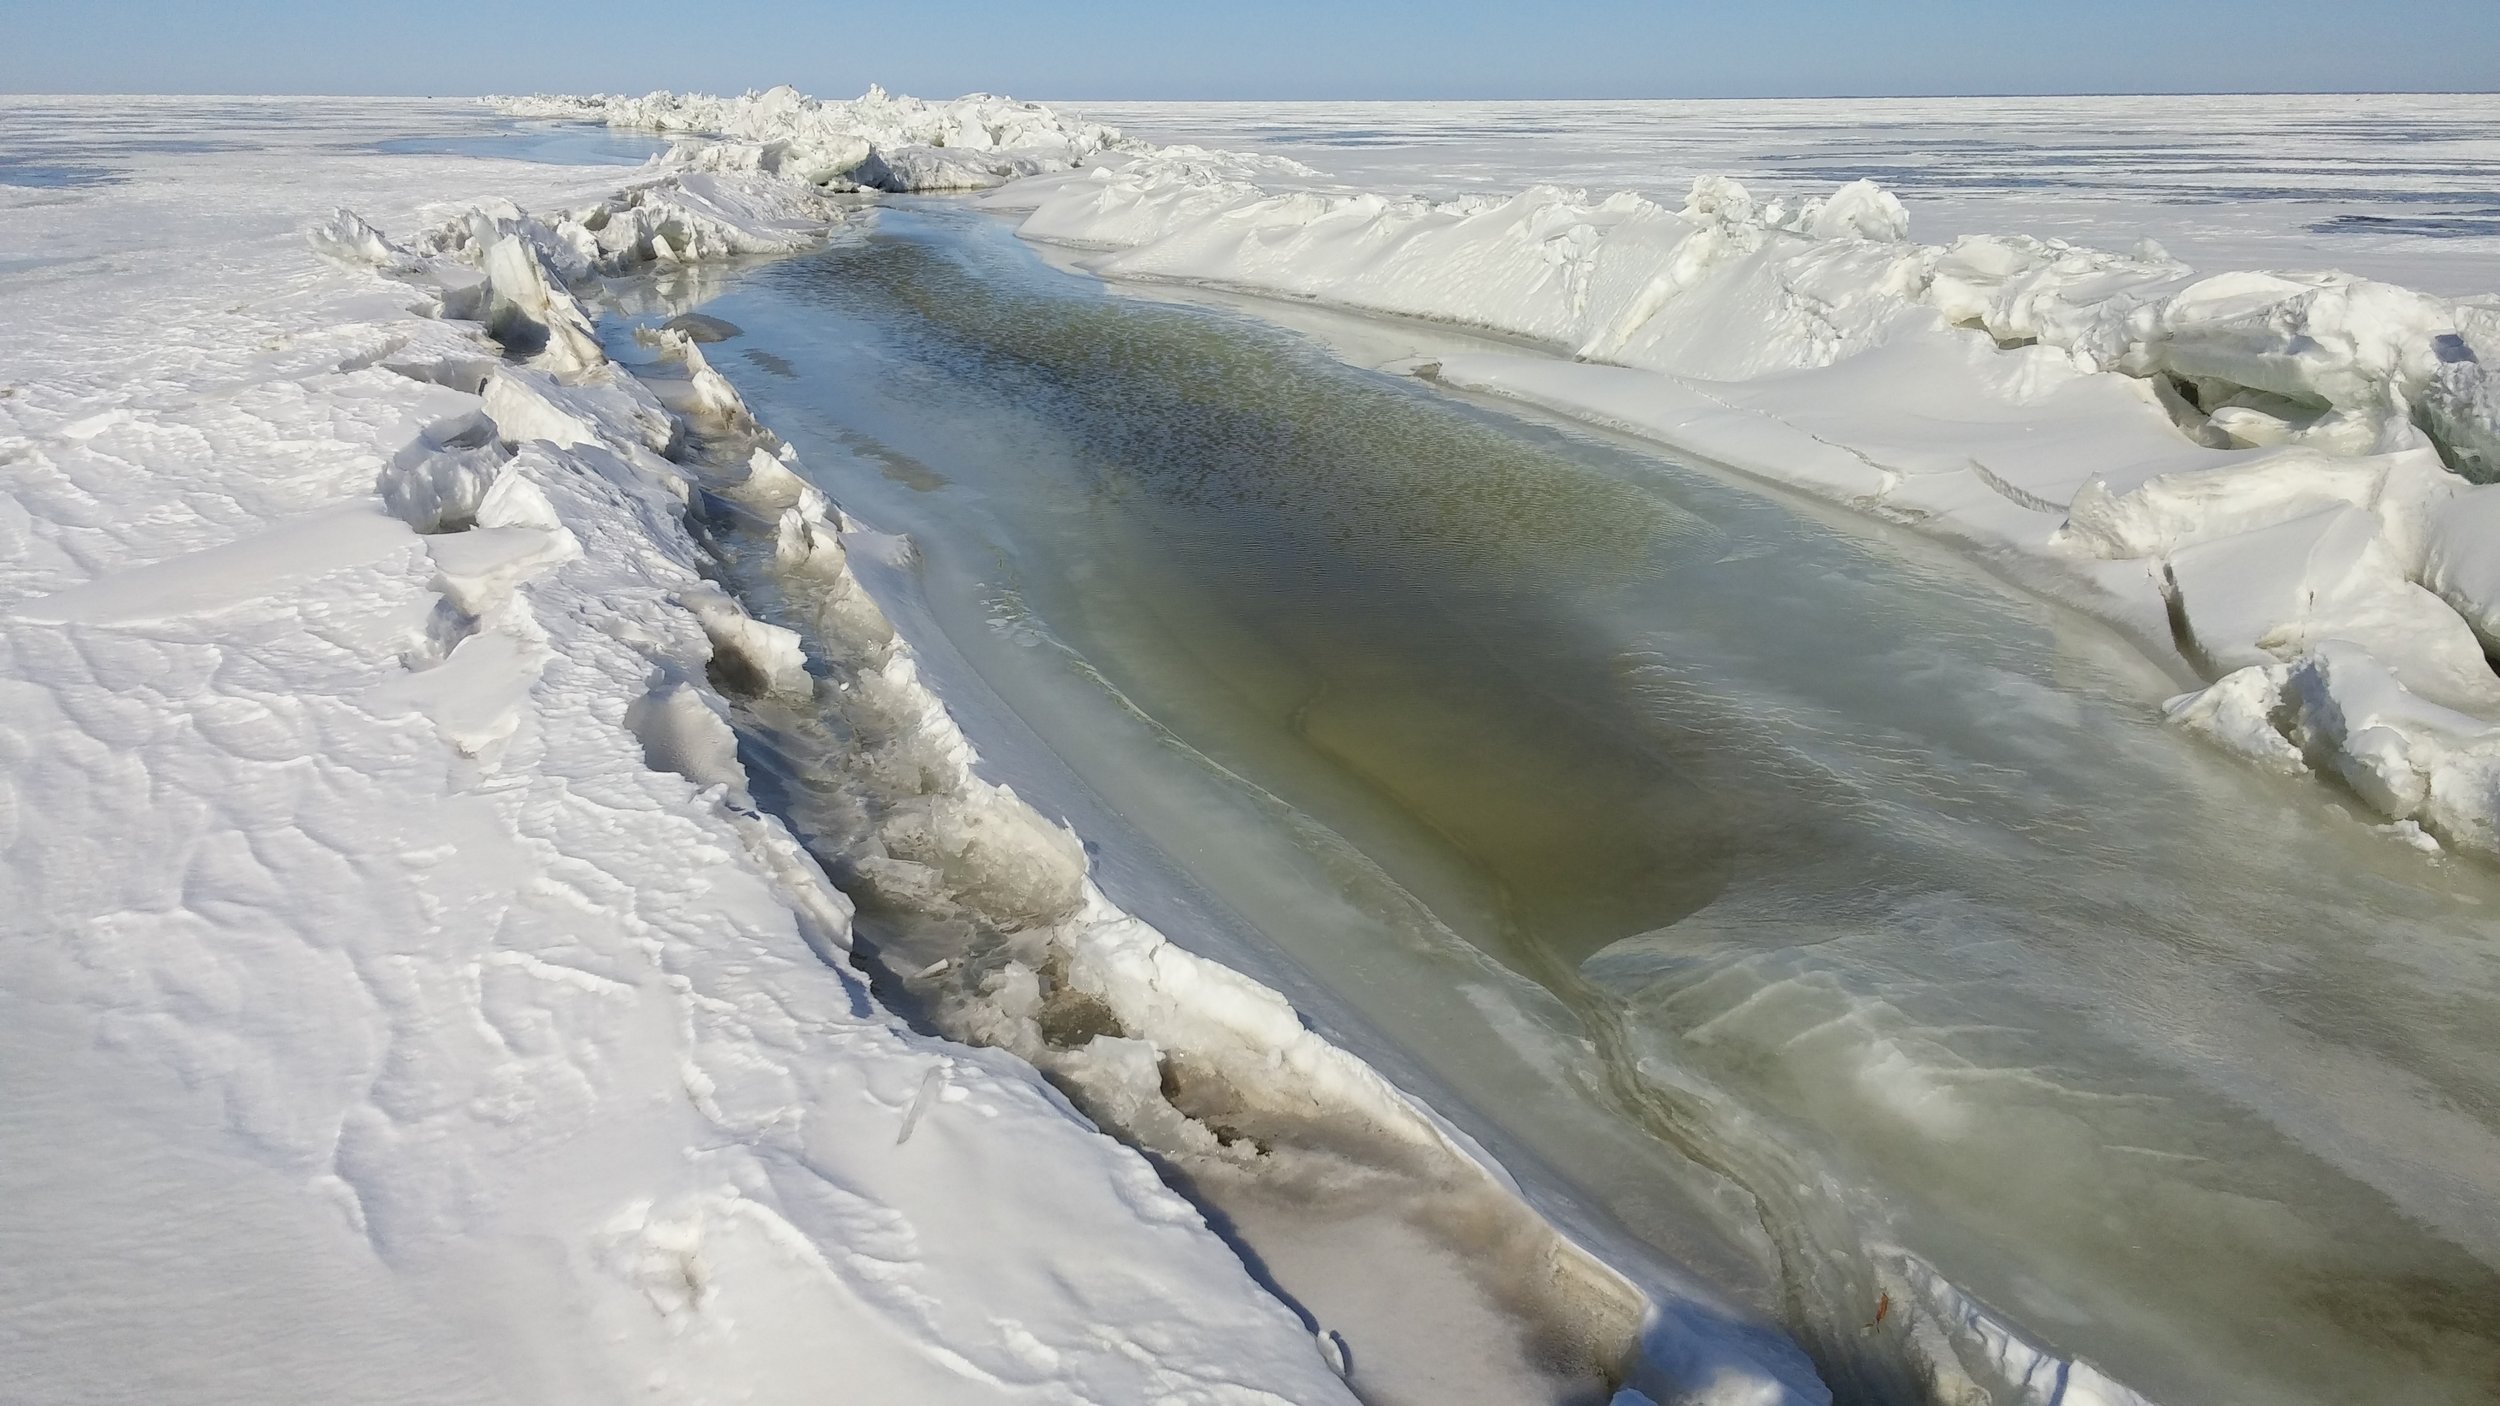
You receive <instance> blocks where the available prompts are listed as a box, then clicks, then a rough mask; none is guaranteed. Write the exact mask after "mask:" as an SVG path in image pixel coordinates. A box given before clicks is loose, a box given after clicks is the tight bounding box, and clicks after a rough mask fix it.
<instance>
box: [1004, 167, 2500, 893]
mask: <svg viewBox="0 0 2500 1406" xmlns="http://www.w3.org/2000/svg"><path fill="white" fill-rule="evenodd" d="M990 200H991V202H992V204H993V205H994V207H996V208H1000V209H1007V210H1014V211H1020V212H1022V213H1023V216H1024V222H1023V225H1022V227H1021V228H1022V231H1023V233H1024V234H1025V235H1026V236H1027V237H1029V238H1033V239H1038V240H1047V241H1057V242H1063V243H1067V244H1070V245H1073V246H1077V247H1080V248H1085V249H1091V250H1097V251H1101V252H1098V253H1096V254H1094V255H1093V256H1092V257H1089V258H1087V259H1085V260H1084V261H1083V262H1084V263H1085V265H1086V267H1088V268H1091V269H1093V270H1095V271H1097V272H1099V273H1101V274H1103V275H1105V276H1107V277H1113V278H1132V279H1148V280H1163V281H1173V282H1185V283H1200V284H1207V285H1213V286H1220V287H1224V288H1229V289H1233V290H1238V291H1248V292H1255V293H1260V294H1264V295H1268V296H1275V297H1287V298H1293V299H1300V300H1308V301H1312V302H1317V303H1322V304H1327V305H1330V306H1337V307H1344V308H1349V309H1354V310H1358V311H1362V312H1368V313H1374V314H1388V315H1393V316H1399V317H1408V318H1418V319H1426V320H1431V321H1438V322H1446V323H1454V324H1458V325H1461V326H1465V327H1468V328H1475V329H1482V330H1486V331H1491V332H1495V333H1500V334H1503V335H1506V336H1510V337H1515V338H1518V339H1521V340H1523V341H1526V342H1529V343H1532V344H1534V345H1536V346H1539V347H1544V348H1549V349H1551V351H1552V352H1562V353H1568V354H1569V357H1570V360H1568V361H1566V360H1561V359H1558V358H1557V357H1555V356H1553V355H1550V354H1547V355H1536V354H1525V353H1523V354H1517V355H1511V354H1503V353H1485V354H1466V355H1458V356H1452V357H1448V358H1444V359H1442V360H1440V361H1437V362H1434V363H1430V364H1427V365H1421V366H1417V367H1415V368H1413V369H1414V370H1415V371H1416V372H1417V373H1418V374H1425V375H1429V376H1431V377H1432V378H1434V379H1436V380H1438V381H1439V382H1441V383H1443V384H1446V385H1450V386H1454V387H1458V388H1463V389H1467V390H1473V391H1479V392H1485V393H1490V394H1495V395H1505V396H1512V397H1516V398H1519V399H1523V400H1527V401H1531V402H1533V403H1536V404H1538V405H1540V406H1543V407H1546V408H1549V409H1554V410H1560V411H1563V412H1565V413H1569V414H1574V415H1579V416H1583V417H1586V418H1590V419H1594V420H1598V421H1600V422H1603V423H1606V424H1609V425H1613V426H1616V427H1618V428H1622V429H1626V430H1629V431H1632V432H1634V433H1638V434H1643V435H1647V436H1649V437H1652V438H1656V439H1659V440H1663V441H1665V442H1667V443H1670V444H1674V445H1676V446H1678V447H1680V448H1683V449H1686V450H1688V451H1691V452H1694V453H1697V454H1700V455H1703V456H1705V457H1708V458H1711V459H1715V460H1718V461H1720V462H1722V463H1725V464H1728V465H1730V466H1732V467H1735V468H1739V469H1743V470H1746V471H1748V472H1751V473H1756V474H1759V475H1762V476H1764V477H1768V478H1774V479H1778V480H1781V481H1784V482H1787V483H1790V484H1793V485H1795V486H1798V487H1802V488H1806V489H1809V490H1811V491H1815V492H1818V493H1822V494H1826V495H1829V496H1832V497H1835V498H1839V499H1841V500H1843V501H1846V502H1848V503H1850V504H1851V505H1853V506H1855V507H1857V508H1860V509H1861V510H1864V511H1869V512H1875V513H1880V514H1883V515H1886V516H1889V517H1894V518H1898V519H1901V520H1905V521H1910V522H1914V523H1916V524H1918V525H1920V526H1922V527H1924V528H1926V529H1927V530H1930V531H1934V532H1936V533H1939V534H1941V535H1944V536H1947V537H1951V538H1955V539H1958V540H1961V541H1963V542H1965V543H1967V544H1969V545H1971V546H1973V547H1975V548H1976V549H1978V550H1980V551H1982V552H1984V553H1986V554H1988V555H1989V556H1990V557H1992V558H1994V559H1997V560H1999V561H2000V562H2001V563H2002V564H2003V565H2004V566H2005V568H2006V569H2007V570H2009V571H2011V572H2013V573H2014V574H2016V575H2018V576H2020V577H2021V578H2022V579H2024V580H2025V581H2026V582H2027V583H2029V584H2032V585H2035V586H2037V587H2040V588H2042V589H2045V590H2048V591H2050V592H2052V593H2055V594H2059V595H2063V596H2065V597H2068V598H2069V599H2072V600H2075V601H2077V602H2078V603H2081V604H2084V605H2085V606H2086V607H2087V608H2092V609H2096V610H2098V611H2100V612H2101V613H2103V614H2104V615H2106V616H2108V617H2110V618H2112V619H2113V620H2114V621H2116V622H2117V623H2119V624H2121V625H2123V626H2126V627H2128V628H2130V629H2131V630H2133V631H2134V632H2136V633H2137V634H2138V636H2139V637H2140V638H2142V639H2143V641H2144V642H2145V644H2146V645H2147V647H2148V648H2150V649H2152V650H2153V651H2154V652H2156V653H2157V654H2160V655H2164V656H2168V657H2169V658H2171V659H2172V660H2173V662H2174V663H2175V664H2177V665H2178V666H2179V667H2180V668H2181V669H2182V672H2183V673H2187V674H2189V675H2190V676H2202V679H2203V680H2204V681H2205V682H2207V683H2219V682H2220V681H2221V679H2222V678H2223V676H2224V675H2226V674H2231V673H2232V672H2233V671H2235V670H2238V669H2241V668H2245V667H2254V666H2259V665H2264V664H2280V665H2283V666H2286V668H2287V670H2288V671H2289V672H2286V673H2284V674H2283V675H2282V676H2281V680H2280V685H2279V688H2278V690H2277V692H2276V693H2275V694H2274V695H2273V696H2272V697H2271V698H2270V699H2266V700H2263V701H2264V709H2263V711H2264V712H2265V713H2266V715H2267V716H2268V717H2270V718H2272V719H2273V722H2272V725H2271V726H2270V727H2269V728H2268V729H2266V731H2267V732H2270V733H2271V734H2272V735H2271V736H2264V735H2260V734H2259V733H2257V732H2253V731H2250V730H2249V729H2247V728H2243V727H2230V728H2223V729H2220V730H2214V729H2207V730H2206V735H2208V736H2211V737H2214V738H2216V739H2217V740H2224V741H2228V742H2231V743H2233V744H2234V745H2237V746H2239V747H2240V748H2241V749H2242V750H2244V751H2247V752H2249V753H2250V754H2251V755H2254V756H2258V757H2260V758H2263V759H2266V760H2269V761H2273V762H2279V761H2281V760H2282V759H2283V757H2284V755H2285V752H2284V744H2285V743H2287V742H2288V743H2289V744H2291V745H2293V746H2296V747H2297V748H2298V750H2300V751H2301V752H2302V753H2303V755H2304V757H2305V758H2306V764H2307V765H2308V766H2310V767H2311V768H2313V769H2315V770H2317V771H2319V772H2320V773H2322V774H2325V775H2328V776H2333V777H2338V778H2341V779H2342V780H2343V781H2344V782H2346V783H2349V785H2350V788H2351V789H2352V790H2353V792H2355V793H2356V794H2357V795H2358V796H2359V797H2360V798H2361V799H2362V801H2363V802H2364V803H2366V804H2368V805H2369V806H2371V807H2372V808H2374V809H2376V810H2378V811H2380V812H2381V813H2382V814H2384V815H2385V816H2386V817H2387V818H2388V819H2390V820H2410V821H2415V822H2417V823H2418V824H2420V826H2421V827H2422V828H2423V829H2424V830H2425V831H2426V832H2427V833H2429V834H2431V835H2433V836H2435V837H2437V838H2438V839H2439V840H2441V841H2442V842H2444V843H2446V844H2448V845H2451V846H2455V847H2459V848H2463V849H2467V850H2473V851H2477V852H2482V853H2486V854H2490V853H2500V846H2496V845H2495V835H2500V828H2496V827H2500V791H2496V790H2494V789H2493V786H2492V781H2491V777H2492V775H2493V773H2494V768H2495V766H2500V676H2495V674H2494V671H2493V668H2492V666H2491V665H2490V663H2489V662H2488V660H2487V659H2486V657H2485V648H2486V646H2487V645H2488V644H2489V643H2490V636H2489V625H2488V623H2487V622H2488V621H2489V620H2490V619H2491V616H2492V610H2493V602H2492V599H2491V597H2490V595H2489V591H2490V583H2489V582H2488V581H2487V580H2485V579H2484V573H2482V572H2481V571H2480V569H2479V568H2476V567H2473V566H2468V565H2465V563H2466V562H2470V561H2482V560H2486V559H2487V558H2486V557H2485V555H2484V553H2485V552H2488V551H2490V550H2492V549H2490V548H2487V547H2486V548H2475V547H2468V546H2464V545H2463V543H2465V542H2466V541H2467V540H2468V538H2467V537H2466V536H2465V535H2464V534H2463V533H2462V532H2460V531H2459V530H2458V529H2455V528H2451V527H2449V526H2448V525H2447V520H2448V515H2449V511H2450V505H2451V504H2455V503H2459V502H2462V501H2466V495H2468V494H2469V493H2471V492H2473V491H2474V487H2473V485H2474V483H2476V482H2479V481H2480V480H2484V479H2487V478H2489V477H2490V476H2491V475H2492V474H2493V472H2494V458H2493V455H2494V449H2493V446H2494V445H2495V444H2496V443H2500V372H2495V371H2493V370H2492V369H2491V368H2492V367H2493V366H2494V365H2500V320H2495V319H2500V310H2495V308H2494V307H2493V306H2491V305H2490V304H2489V303H2488V301H2487V300H2482V301H2477V300H2472V299H2467V300H2457V299H2446V298H2439V297H2433V296H2431V295H2427V294H2422V293H2417V292H2413V291H2411V290H2407V289H2403V288H2398V287H2394V286H2392V285H2388V284H2384V283H2378V282H2373V281H2371V280H2367V279H2361V278H2355V277H2352V276H2348V275H2343V274H2336V273H2322V274H2299V275H2277V274H2263V273H2223V274H2217V275H2213V276H2210V277H2200V276H2198V275H2197V274H2196V273H2195V272H2194V271H2193V270H2191V269H2189V268H2188V267H2186V266H2185V265H2184V264H2181V263H2179V262H2178V261H2176V260H2174V259H2171V258H2169V257H2168V256H2167V255H2166V254H2163V253H2161V252H2160V251H2159V250H2158V249H2153V248H2144V249H2139V250H2136V251H2134V252H2130V253H2109V252H2105V251H2099V250H2094V249H2089V248H2083V247H2079V246H2074V245H2069V244H2065V243H2063V242H2060V241H2042V240H2038V239H2034V238H2030V237H2027V236H1967V237H1964V238H1961V239H1958V240H1955V241H1954V242H1952V243H1951V244H1948V245H1942V246H1935V245H1921V244H1918V243H1915V242H1912V241H1911V240H1910V239H1909V238H1908V231H1909V223H1910V212H1909V211H1908V210H1906V209H1905V207H1903V205H1902V204H1901V203H1900V202H1899V201H1898V200H1896V199H1894V198H1893V197H1892V196H1891V195H1889V194H1888V193H1886V192H1883V191H1882V190H1880V189H1878V188H1876V187H1875V186H1873V185H1871V184H1870V183H1868V182H1865V181H1863V180H1860V181H1853V182H1850V183H1848V184H1845V185H1843V186H1841V187H1840V188H1839V189H1838V190H1836V191H1834V192H1832V193H1831V194H1830V195H1828V196H1823V197H1817V198H1810V199H1806V200H1803V201H1800V202H1798V203H1797V204H1796V205H1794V206H1793V207H1792V206H1790V205H1788V204H1787V203H1785V202H1783V201H1779V200H1771V201H1758V200H1757V199H1755V198H1754V197H1753V196H1752V195H1750V194H1749V193H1748V192H1746V191H1745V189H1744V188H1743V187H1741V186H1740V185H1738V184H1737V183H1736V182H1734V181H1732V180H1729V179H1726V178H1723V177H1703V178H1700V179H1697V180H1696V181H1695V182H1694V183H1693V186H1692V189H1691V191H1690V193H1689V194H1688V195H1687V196H1686V198H1685V200H1684V202H1683V204H1682V205H1681V207H1680V208H1674V209H1670V208H1669V207H1667V206H1664V205H1661V204H1659V203H1657V202H1654V201H1651V200H1649V199H1647V198H1644V197H1642V196H1639V195H1635V194H1630V193H1623V194H1617V195H1614V196H1611V197H1607V198H1605V199H1602V200H1598V199H1592V198H1591V197H1590V196H1588V195H1587V194H1585V193H1583V192H1580V191H1577V190H1565V189H1561V188H1557V187H1553V186H1533V187H1530V188H1529V189H1527V190H1525V191H1523V192H1520V193H1519V194H1516V195H1513V196H1509V197H1494V196H1481V195H1479V196H1463V197H1460V198H1458V199H1455V200H1448V201H1431V200H1424V199H1411V198H1410V199H1391V198H1387V197H1384V196H1381V195H1378V194H1375V193H1371V192H1367V191H1347V190H1334V191H1331V190H1320V189H1312V188H1309V187H1308V186H1307V185H1305V186H1300V187H1296V188H1291V189H1276V190H1271V189H1268V188H1266V187H1263V186H1261V185H1259V184H1256V183H1253V182H1251V181H1249V180H1245V179H1241V178H1240V177H1238V176H1237V175H1232V174H1228V173H1224V172H1219V171H1215V170H1211V169H1209V168H1207V167H1206V166H1205V165H1204V164H1203V163H1201V162H1198V161H1195V160H1190V159H1183V160H1179V161H1175V162H1169V163H1167V162H1164V161H1162V160H1161V159H1159V158H1157V157H1156V156H1153V155H1132V156H1126V157H1122V158H1118V159H1115V160H1112V161H1108V162H1105V163H1103V164H1100V165H1097V166H1095V167H1093V168H1091V169H1088V170H1086V171H1083V172H1079V173H1072V174H1069V175H1064V176H1059V177H1046V178H1041V179H1036V180H1032V181H1027V182H1023V183H1020V184H1019V185H1018V186H1016V187H1014V188H1012V189H1011V190H1008V191H1005V192H1001V193H1000V194H998V195H996V196H993V197H990ZM2434 542H2436V543H2439V544H2441V554H2440V557H2439V569H2437V570H2433V569H2432V563H2431V557H2430V551H2431V544H2432V543H2434ZM2478 630H2479V631H2480V633H2478ZM2330 647H2331V648H2330ZM2329 652H2340V653H2342V654H2343V655H2346V656H2348V657H2349V659H2350V660H2359V659H2367V660H2369V661H2371V663H2370V665H2368V666H2367V667H2366V668H2365V666H2363V665H2361V664H2359V663H2357V662H2347V663H2346V664H2345V665H2344V666H2342V667H2340V668H2333V667H2328V666H2327V665H2326V663H2325V658H2326V654H2327V653H2329ZM2365 673H2366V675H2367V677H2368V678H2369V679H2370V680H2372V681H2371V682H2369V683H2367V684H2365V683H2363V682H2360V680H2362V679H2363V678H2364V676H2365ZM2275 677H2276V676H2275V675H2273V674H2266V673H2261V674H2259V675H2253V676H2248V677H2243V678H2236V679H2235V681H2234V682H2233V684H2232V688H2233V689H2234V691H2235V692H2236V693H2245V692H2246V691H2247V690H2249V689H2251V688H2253V687H2255V682H2254V681H2255V680H2261V679H2274V678H2275ZM2338 680H2349V681H2351V682H2350V683H2349V687H2350V688H2353V689H2359V690H2362V691H2363V695H2366V696H2355V697H2353V698H2351V699H2349V700H2343V701H2338V700H2339V699H2341V698H2342V695H2341V693H2340V692H2339V690H2341V689H2343V688H2345V687H2347V685H2346V684H2344V683H2339V682H2338ZM2346 702H2349V703H2350V704H2351V706H2352V709H2354V710H2357V712H2355V716H2366V717H2367V718H2368V719H2369V721H2368V722H2366V723H2363V724H2360V725H2357V726H2348V725H2346V724H2345V723H2343V722H2339V721H2336V720H2335V719H2339V718H2342V717H2343V716H2344V714H2345V712H2346V708H2345V703H2346ZM2417 703H2418V704H2419V705H2421V706H2418V707H2417V706H2415V705H2416V704H2417ZM2177 711H2179V712H2180V713H2181V714H2182V715H2183V716H2187V715H2191V714H2194V715H2198V716H2202V713H2201V712H2199V711H2198V710H2195V709H2193V708H2191V707H2190V706H2188V705H2186V704H2182V705H2181V706H2180V708H2179V709H2178V710H2177ZM2210 711H2212V710H2210V709H2208V710H2203V712H2210ZM2256 712H2257V709H2256V707H2255V701H2254V700H2243V702H2242V704H2241V706H2239V707H2238V708H2237V709H2236V716H2239V717H2241V718H2243V719H2246V718H2252V717H2254V716H2255V715H2256ZM2355 748H2360V749H2362V750H2360V751H2356V750H2355ZM2365 753H2366V754H2365Z"/></svg>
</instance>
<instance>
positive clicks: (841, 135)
mask: <svg viewBox="0 0 2500 1406" xmlns="http://www.w3.org/2000/svg"><path fill="white" fill-rule="evenodd" d="M498 106H499V107H501V109H502V110H503V111H504V112H507V113H509V114H511V115H513V116H516V117H551V118H562V119H570V120H575V121H586V122H604V123H606V124H608V125H609V126H612V127H630V128H634V129H637V130H640V131H649V132H683V133H687V134H689V135H693V136H700V137H710V138H716V139H718V140H719V142H720V143H721V145H718V146H709V145H707V146H706V147H705V148H703V149H702V150H703V156H702V159H704V160H708V161H727V162H732V163H743V164H746V165H748V166H749V167H750V168H751V169H760V170H765V171H770V172H776V173H780V174H784V175H788V176H792V177H795V178H797V179H800V180H803V181H806V182H809V183H811V184H815V185H820V186H823V187H825V188H827V189H831V190H883V191H915V190H928V191H937V190H978V189H983V188H986V187H990V186H996V185H1001V184H1004V183H1005V182H1007V181H1011V180H1014V179H1015V178H1017V177H1019V176H1031V175H1038V174H1041V173H1044V172H1050V171H1064V170H1067V169H1069V168H1070V167H1072V166H1076V165H1078V164H1080V163H1082V162H1083V161H1084V160H1085V159H1086V158H1088V157H1090V156H1093V155H1094V154H1095V153H1097V152H1100V151H1104V150H1106V149H1109V148H1112V147H1114V146H1117V145H1118V144H1119V141H1120V134H1119V133H1118V132H1116V131H1113V130H1112V129H1111V128H1108V127H1105V126H1102V125H1101V124H1099V123H1093V122H1076V121H1071V120H1069V119H1067V118H1064V117H1062V116H1060V115H1059V114H1058V113H1056V112H1053V111H1051V110H1050V109H1049V108H1046V107H1043V106H1042V105H1041V104H1039V103H1020V102H1016V101H1013V100H1012V99H1008V98H999V97H992V96H990V95H988V94H986V93H975V94H973V95H971V96H969V97H962V98H957V99H955V100H954V101H952V102H942V103H940V102H924V101H922V100H921V99H919V98H910V97H900V98H898V97H894V96H891V95H889V94H888V93H887V92H886V91H885V90H884V89H883V88H876V87H872V88H870V89H869V90H868V91H867V93H866V94H865V95H863V96H861V97H859V98H856V99H853V100H852V101H850V102H822V101H818V100H816V99H813V98H808V97H803V96H801V95H800V93H799V92H798V90H797V89H795V88H791V87H788V86H783V87H779V88H774V89H771V90H770V91H767V92H762V93H752V92H751V93H747V94H745V95H743V96H741V97H735V98H714V97H703V96H699V95H696V94H691V93H689V94H682V95H681V94H676V93H653V94H651V95H649V96H648V97H640V98H629V97H588V98H576V97H531V98H508V99H502V100H499V102H498Z"/></svg>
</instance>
